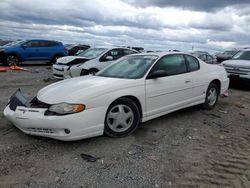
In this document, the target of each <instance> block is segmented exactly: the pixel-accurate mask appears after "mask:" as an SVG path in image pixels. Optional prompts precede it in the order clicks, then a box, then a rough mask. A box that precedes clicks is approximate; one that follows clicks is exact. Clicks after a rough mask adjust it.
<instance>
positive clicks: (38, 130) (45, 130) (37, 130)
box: [25, 127, 55, 134]
mask: <svg viewBox="0 0 250 188" xmlns="http://www.w3.org/2000/svg"><path fill="white" fill-rule="evenodd" d="M25 130H26V131H29V132H32V133H46V134H53V133H55V130H53V129H45V128H34V127H28V128H26V129H25Z"/></svg>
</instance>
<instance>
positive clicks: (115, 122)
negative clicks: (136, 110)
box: [109, 119, 119, 129]
mask: <svg viewBox="0 0 250 188" xmlns="http://www.w3.org/2000/svg"><path fill="white" fill-rule="evenodd" d="M109 124H110V126H111V127H112V128H113V129H117V127H118V125H119V124H118V122H117V120H116V119H113V122H112V123H109Z"/></svg>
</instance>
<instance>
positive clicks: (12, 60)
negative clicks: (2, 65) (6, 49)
mask: <svg viewBox="0 0 250 188" xmlns="http://www.w3.org/2000/svg"><path fill="white" fill-rule="evenodd" d="M6 64H7V65H8V66H13V65H19V64H20V60H19V58H18V56H17V55H8V56H7V57H6Z"/></svg>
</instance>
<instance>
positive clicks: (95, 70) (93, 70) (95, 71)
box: [89, 69, 99, 75]
mask: <svg viewBox="0 0 250 188" xmlns="http://www.w3.org/2000/svg"><path fill="white" fill-rule="evenodd" d="M98 71H99V70H97V69H90V70H89V74H92V75H95V74H96V73H97V72H98Z"/></svg>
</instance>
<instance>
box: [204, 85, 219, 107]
mask: <svg viewBox="0 0 250 188" xmlns="http://www.w3.org/2000/svg"><path fill="white" fill-rule="evenodd" d="M211 88H215V89H216V91H217V96H216V101H215V103H214V104H213V105H212V106H211V105H209V103H208V101H207V100H208V99H207V97H208V93H209V91H210V89H211ZM218 97H219V88H218V86H217V85H216V84H214V83H211V84H209V86H208V88H207V92H206V99H205V103H204V105H203V106H204V107H205V109H207V110H211V109H213V108H214V107H215V105H216V104H217V102H218Z"/></svg>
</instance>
